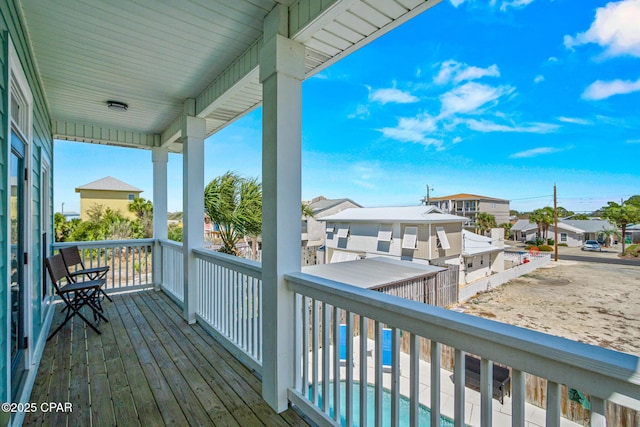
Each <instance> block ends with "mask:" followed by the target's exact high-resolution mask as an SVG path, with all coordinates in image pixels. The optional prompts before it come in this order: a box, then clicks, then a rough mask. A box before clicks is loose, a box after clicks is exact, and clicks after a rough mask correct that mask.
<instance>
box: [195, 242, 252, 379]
mask: <svg viewBox="0 0 640 427" xmlns="http://www.w3.org/2000/svg"><path fill="white" fill-rule="evenodd" d="M194 254H195V256H196V258H197V259H198V283H199V289H198V298H199V303H198V307H197V309H196V318H197V319H198V321H199V322H200V323H202V324H204V326H205V327H206V328H207V329H208V330H209V332H210V333H211V334H213V335H214V336H215V337H219V338H223V339H222V340H219V341H220V342H221V343H222V344H223V345H225V347H227V349H228V350H229V351H230V352H231V353H232V354H234V355H235V356H236V357H238V358H239V359H240V360H242V361H243V362H244V363H245V364H247V365H248V366H249V367H250V368H252V369H254V370H255V371H257V372H259V373H261V372H262V268H261V265H260V263H258V262H255V261H249V260H246V259H242V258H239V257H235V256H231V255H226V254H223V253H220V252H213V251H208V250H194ZM229 343H230V344H231V345H229Z"/></svg>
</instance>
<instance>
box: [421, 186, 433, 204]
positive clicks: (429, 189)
mask: <svg viewBox="0 0 640 427" xmlns="http://www.w3.org/2000/svg"><path fill="white" fill-rule="evenodd" d="M429 191H433V187H429V184H427V195H426V196H425V197H423V198H422V203H424V204H425V205H426V206H429V201H430V197H429Z"/></svg>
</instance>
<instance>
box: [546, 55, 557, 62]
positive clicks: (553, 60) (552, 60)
mask: <svg viewBox="0 0 640 427" xmlns="http://www.w3.org/2000/svg"><path fill="white" fill-rule="evenodd" d="M547 61H549V62H558V58H556V57H555V56H550V57H549V58H547Z"/></svg>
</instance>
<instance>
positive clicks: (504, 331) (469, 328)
mask: <svg viewBox="0 0 640 427" xmlns="http://www.w3.org/2000/svg"><path fill="white" fill-rule="evenodd" d="M285 278H286V280H287V282H288V287H289V289H290V290H291V291H293V292H296V293H299V294H301V295H304V296H307V297H311V298H314V299H316V300H319V301H322V302H324V303H327V304H330V305H334V306H336V307H340V308H342V309H345V310H348V311H350V312H352V313H355V314H359V315H362V316H366V317H368V318H370V319H374V320H376V321H379V322H382V323H385V324H387V325H389V327H395V328H399V329H401V330H404V331H407V332H409V333H412V334H416V335H419V336H421V337H424V338H428V339H432V340H434V341H437V342H440V343H442V344H444V345H448V346H451V347H454V348H456V349H459V350H462V351H465V352H469V353H473V354H476V355H478V356H481V357H483V358H486V359H489V360H493V361H496V362H499V363H503V364H505V365H508V366H511V367H512V368H514V369H518V370H521V371H523V372H527V373H530V374H532V375H536V376H539V377H542V378H547V379H549V380H551V381H554V382H556V383H559V384H566V385H568V386H571V387H574V388H576V389H579V390H580V391H582V392H585V393H588V394H590V395H592V396H596V397H599V398H601V399H604V400H610V401H613V402H615V403H618V404H620V405H623V406H627V407H630V408H632V409H635V410H640V357H638V356H635V355H631V354H626V353H620V352H616V351H613V350H609V349H605V348H601V347H597V346H593V345H589V344H585V343H580V342H576V341H571V340H569V339H566V338H561V337H556V336H552V335H548V334H545V333H541V332H537V331H532V330H529V329H524V328H520V327H517V326H513V325H508V324H505V323H500V322H496V321H493V320H488V319H483V318H479V317H475V316H471V315H467V314H464V313H457V312H454V311H450V310H446V309H443V308H439V307H435V306H430V305H425V304H421V303H419V302H415V301H409V300H405V299H402V298H399V297H395V296H391V295H386V294H383V293H379V292H374V291H370V290H366V289H361V288H357V287H354V286H350V285H347V284H344V283H340V282H335V281H332V280H327V279H323V278H319V277H316V276H312V275H309V274H305V273H300V272H296V273H291V274H287V275H285Z"/></svg>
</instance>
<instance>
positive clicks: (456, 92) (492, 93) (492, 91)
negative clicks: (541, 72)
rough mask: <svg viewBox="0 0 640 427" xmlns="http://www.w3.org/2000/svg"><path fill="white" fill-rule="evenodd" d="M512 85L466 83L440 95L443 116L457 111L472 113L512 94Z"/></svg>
mask: <svg viewBox="0 0 640 427" xmlns="http://www.w3.org/2000/svg"><path fill="white" fill-rule="evenodd" d="M513 91H514V88H512V87H511V86H497V87H493V86H489V85H484V84H480V83H475V82H469V83H465V84H463V85H462V86H458V87H456V88H454V89H452V90H450V91H449V92H446V93H445V94H443V95H442V96H440V101H441V102H442V111H441V116H446V115H451V114H456V113H472V112H474V111H476V110H478V109H479V108H480V107H482V106H483V105H485V104H487V103H489V102H493V101H496V100H497V99H498V98H500V97H502V96H504V95H508V94H511V93H512V92H513Z"/></svg>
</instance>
